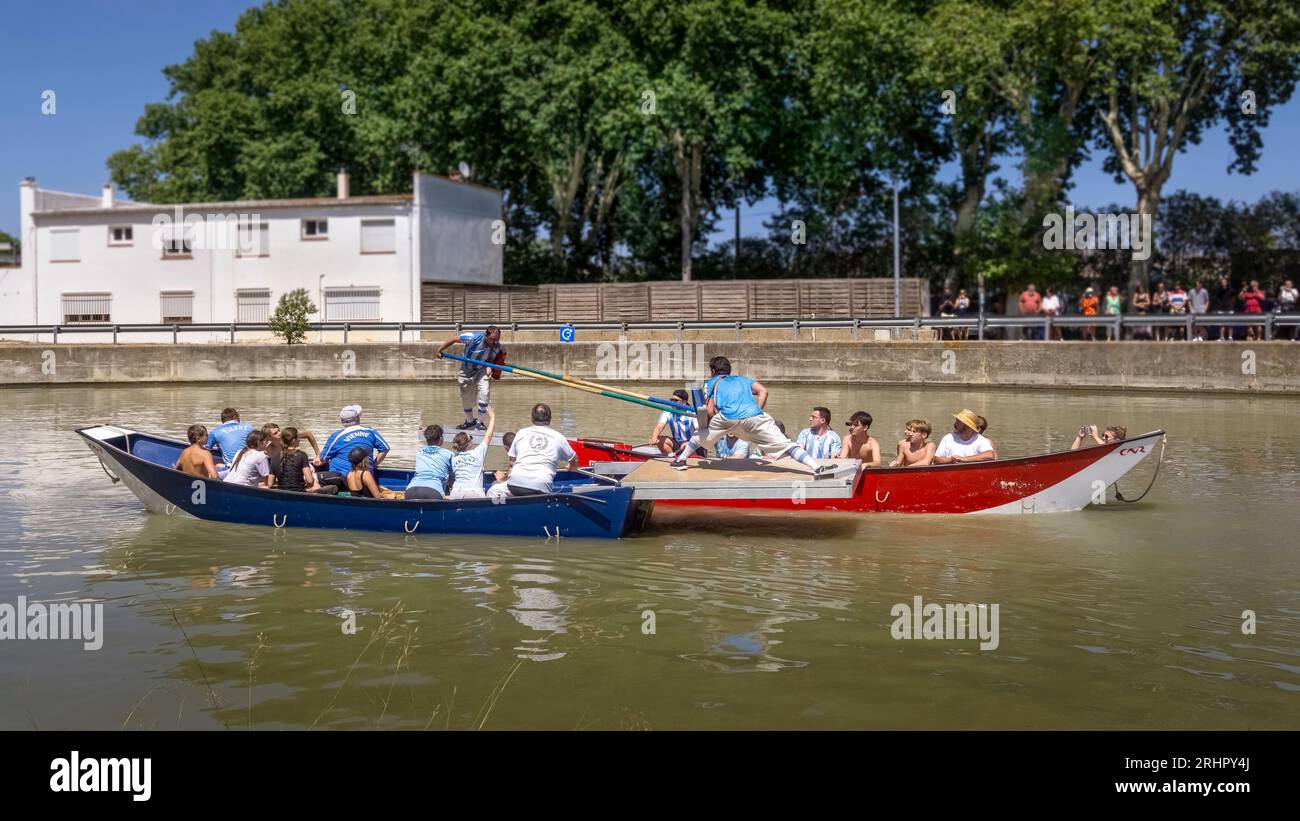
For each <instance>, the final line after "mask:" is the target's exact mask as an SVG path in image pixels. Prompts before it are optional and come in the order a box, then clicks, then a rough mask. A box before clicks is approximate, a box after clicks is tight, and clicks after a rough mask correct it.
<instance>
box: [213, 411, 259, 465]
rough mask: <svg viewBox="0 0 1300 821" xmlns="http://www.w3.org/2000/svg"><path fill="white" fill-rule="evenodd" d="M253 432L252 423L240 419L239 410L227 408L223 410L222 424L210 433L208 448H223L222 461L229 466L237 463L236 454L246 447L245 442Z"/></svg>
mask: <svg viewBox="0 0 1300 821" xmlns="http://www.w3.org/2000/svg"><path fill="white" fill-rule="evenodd" d="M252 432H253V426H252V425H250V424H248V423H247V422H241V421H239V411H237V410H235V409H234V408H226V409H225V410H223V411H222V412H221V424H220V425H217V426H216V427H215V428H213V429H212V430H211V431H209V433H208V450H211V449H212V448H214V447H216V448H221V461H222V463H223V464H224V465H225V466H226V467H227V468H229V467H230V466H231V465H233V464H234V463H235V454H237V453H239V452H240V451H241V450H243V449H244V442H245V440H246V439H248V434H250V433H252Z"/></svg>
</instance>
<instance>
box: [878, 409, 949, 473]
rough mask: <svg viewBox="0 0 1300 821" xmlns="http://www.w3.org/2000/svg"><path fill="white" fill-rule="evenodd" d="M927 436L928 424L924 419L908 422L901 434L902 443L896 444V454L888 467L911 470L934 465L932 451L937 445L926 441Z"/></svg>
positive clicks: (928, 432) (928, 431)
mask: <svg viewBox="0 0 1300 821" xmlns="http://www.w3.org/2000/svg"><path fill="white" fill-rule="evenodd" d="M929 435H930V423H929V422H927V421H925V420H924V419H913V420H912V421H910V422H908V423H907V430H905V431H904V432H903V441H901V442H899V443H898V453H897V455H896V456H895V457H894V461H892V462H890V463H889V466H890V467H891V468H896V467H905V468H911V467H922V466H923V465H930V464H934V449H935V448H936V447H938V445H936V444H935V443H934V442H930V441H927V438H928V437H929Z"/></svg>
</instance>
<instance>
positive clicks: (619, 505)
mask: <svg viewBox="0 0 1300 821" xmlns="http://www.w3.org/2000/svg"><path fill="white" fill-rule="evenodd" d="M76 432H77V434H78V435H79V436H81V438H82V439H83V440H84V441H85V442H86V444H87V445H88V446H89V447H90V449H91V450H92V451H94V453H95V455H96V456H98V457H99V460H100V464H101V466H102V467H103V468H104V472H105V473H107V474H108V475H109V478H110V479H112V480H113V481H114V482H117V481H121V482H122V484H124V485H126V486H127V487H128V488H129V489H130V490H131V492H132V493H134V494H135V495H136V496H137V497H138V498H139V499H140V501H141V502H143V503H144V506H145V507H146V508H147V509H149V510H150V511H152V512H154V513H162V514H165V515H168V516H174V515H190V516H194V517H196V518H199V519H205V520H209V521H214V522H233V523H237V524H252V525H267V526H270V527H277V528H279V527H294V528H298V527H313V528H336V529H339V530H371V531H381V532H392V533H411V534H429V533H433V534H467V535H485V536H486V535H494V536H532V537H550V536H555V535H556V534H559V535H560V536H562V537H566V538H606V539H617V538H619V537H621V536H623V535H625V534H627V533H629V532H630V531H632V530H633V529H635V528H638V527H640V526H641V525H642V524H644V522H645V520H646V519H648V518H649V513H650V510H649V508H650V506H651V505H652V504H653V503H652V502H634V500H633V492H634V491H633V488H631V487H630V486H627V485H624V484H621V483H619V482H617V481H611V480H610V479H607V478H604V477H598V476H595V475H593V474H588V473H582V472H576V471H561V472H560V473H558V474H557V475H556V480H555V492H554V493H549V494H545V495H539V496H522V497H512V498H509V499H506V500H505V501H503V502H500V503H494V502H493V501H491V500H488V499H458V500H454V501H453V500H437V501H430V500H424V499H420V500H410V501H389V500H384V499H364V498H356V497H347V496H323V495H317V494H314V493H296V492H294V491H288V490H266V489H263V488H255V487H246V486H242V485H235V484H230V483H227V482H222V481H218V480H211V479H200V478H196V477H194V476H191V475H189V474H187V473H184V472H182V471H179V470H176V469H174V468H173V467H172V466H173V465H175V464H176V460H177V458H178V457H179V456H180V453H181V451H182V450H184V449H185V447H186V445H185V443H183V442H180V441H176V440H173V439H167V438H164V437H161V436H154V435H152V434H148V433H140V432H137V431H132V430H126V429H124V428H119V427H113V426H108V425H98V426H93V427H87V428H79V429H78V430H77V431H76ZM411 474H412V471H409V470H401V469H396V468H384V467H380V468H379V470H378V471H377V472H376V476H375V479H376V481H377V482H378V483H379V485H380V487H384V488H388V489H390V490H402V489H404V488H405V487H406V485H407V484H408V483H409V482H410V480H411ZM490 478H491V474H485V476H484V481H485V483H487V482H489V481H490Z"/></svg>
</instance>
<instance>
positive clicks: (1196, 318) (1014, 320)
mask: <svg viewBox="0 0 1300 821" xmlns="http://www.w3.org/2000/svg"><path fill="white" fill-rule="evenodd" d="M488 324H489V323H486V322H482V323H470V322H463V323H462V322H313V323H309V324H308V329H309V330H310V331H313V332H339V331H341V332H342V333H343V341H344V343H347V342H348V337H349V334H351V333H352V332H354V331H357V332H364V331H397V339H398V342H399V343H400V342H403V341H404V340H405V335H406V334H407V333H408V332H414V333H418V332H420V331H455V332H457V333H460V332H462V331H466V330H477V329H482V328H485V327H487V325H488ZM497 325H498V327H500V328H501V329H502V330H509V331H559V330H560V329H562V328H573V329H575V330H577V331H584V330H587V331H621V332H627V331H676V332H677V333H678V334H679V335H680V334H682V333H683V332H685V331H701V330H734V331H735V332H736V334H737V337H739V334H740V332H741V331H745V330H759V329H762V330H782V329H788V330H791V331H792V332H793V333H794V335H795V336H796V338H797V336H798V334H799V331H800V330H801V329H819V328H848V329H852V331H853V335H854V338H855V339H856V338H857V335H858V332H859V331H871V330H877V329H879V330H891V331H893V330H896V329H897V330H900V331H906V330H916V331H919V330H921V329H924V328H933V329H938V330H954V331H955V330H963V331H966V332H968V333H969V332H971V331H974V336H975V338H976V339H984V337H985V334H986V332H987V331H988V330H989V329H1009V328H1020V329H1028V330H1035V331H1036V330H1042V331H1043V339H1045V340H1050V339H1051V338H1052V332H1053V330H1054V329H1056V328H1094V329H1097V330H1099V331H1103V332H1107V333H1108V334H1109V335H1110V336H1111V338H1112V339H1121V338H1123V333H1124V331H1125V330H1134V329H1155V328H1172V329H1177V330H1182V331H1184V332H1185V333H1186V338H1187V339H1191V338H1192V337H1193V334H1194V332H1195V330H1196V328H1198V327H1200V328H1217V327H1227V328H1234V329H1235V328H1259V329H1261V330H1262V331H1263V338H1264V340H1266V341H1267V340H1272V339H1274V338H1275V337H1276V334H1277V331H1278V330H1279V329H1281V328H1296V329H1300V314H1276V313H1269V314H1186V315H1183V316H1177V317H1175V316H1137V315H1130V316H1125V315H1122V314H1120V315H1112V316H1097V317H1089V316H1058V317H1023V316H989V315H987V314H980V315H976V316H970V317H919V316H918V317H892V318H886V319H788V320H736V321H734V322H725V321H712V322H710V321H703V322H510V323H505V322H503V323H497ZM270 332H271V328H270V326H269V325H267V324H266V323H262V322H257V323H248V322H230V323H225V324H220V323H173V324H125V323H77V324H72V325H0V335H4V336H12V335H34V336H40V335H50V336H51V337H52V339H53V341H54V342H55V343H57V342H58V341H59V337H60V336H61V335H68V334H91V333H98V334H111V335H112V338H113V343H114V344H117V342H118V336H119V335H120V334H126V333H132V334H171V341H172V343H178V342H179V341H180V336H181V334H195V333H206V334H217V333H219V334H223V335H226V334H228V335H229V338H230V341H231V343H234V342H235V338H236V335H237V334H239V333H261V334H267V333H270ZM1297 335H1300V330H1298V331H1297Z"/></svg>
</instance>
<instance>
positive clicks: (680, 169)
mask: <svg viewBox="0 0 1300 821" xmlns="http://www.w3.org/2000/svg"><path fill="white" fill-rule="evenodd" d="M672 139H673V157H674V160H675V161H676V165H677V177H678V179H680V180H681V185H682V195H681V199H680V201H679V203H678V206H677V216H678V221H679V223H680V225H681V229H682V282H690V281H691V245H692V241H693V240H694V233H695V225H696V223H697V222H698V216H697V211H698V209H699V202H700V174H701V173H702V171H703V169H702V166H703V159H704V150H703V147H702V146H700V145H696V144H691V145H687V143H686V138H685V136H684V135H683V134H682V133H681V132H680V131H674V132H673V138H672Z"/></svg>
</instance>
